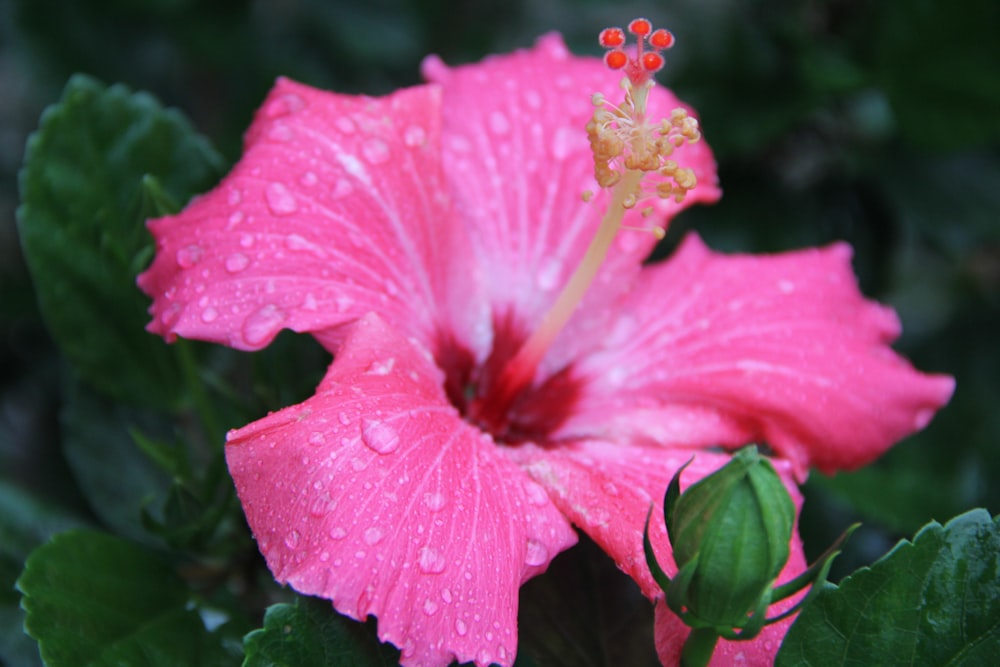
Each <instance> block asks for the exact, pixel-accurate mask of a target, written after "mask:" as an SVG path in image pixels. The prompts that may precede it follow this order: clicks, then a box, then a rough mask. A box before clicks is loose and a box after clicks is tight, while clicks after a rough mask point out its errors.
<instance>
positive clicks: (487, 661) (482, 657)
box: [476, 648, 493, 665]
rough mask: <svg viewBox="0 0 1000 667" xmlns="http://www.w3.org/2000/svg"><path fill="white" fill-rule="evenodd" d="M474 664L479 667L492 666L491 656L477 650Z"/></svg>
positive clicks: (482, 649) (482, 650) (483, 650)
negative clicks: (479, 666) (483, 666)
mask: <svg viewBox="0 0 1000 667" xmlns="http://www.w3.org/2000/svg"><path fill="white" fill-rule="evenodd" d="M476 663H477V664H480V665H492V664H493V656H492V655H490V652H489V651H487V650H486V649H484V648H481V649H479V653H477V654H476Z"/></svg>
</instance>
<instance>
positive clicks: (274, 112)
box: [264, 93, 306, 118]
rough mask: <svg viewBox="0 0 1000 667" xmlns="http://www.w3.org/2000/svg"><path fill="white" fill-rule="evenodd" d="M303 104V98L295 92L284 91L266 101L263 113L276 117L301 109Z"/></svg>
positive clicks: (303, 106)
mask: <svg viewBox="0 0 1000 667" xmlns="http://www.w3.org/2000/svg"><path fill="white" fill-rule="evenodd" d="M305 106H306V102H305V100H303V99H302V98H301V97H299V96H298V95H296V94H295V93H285V94H284V95H279V96H278V97H275V98H274V99H273V100H271V101H270V102H268V103H267V106H266V107H264V113H265V115H267V117H268V118H278V117H279V116H287V115H288V114H292V113H295V112H296V111H301V110H302V109H304V108H305Z"/></svg>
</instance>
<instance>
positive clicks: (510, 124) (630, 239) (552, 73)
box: [423, 34, 719, 368]
mask: <svg viewBox="0 0 1000 667" xmlns="http://www.w3.org/2000/svg"><path fill="white" fill-rule="evenodd" d="M423 71H424V75H425V76H426V77H427V78H428V79H430V80H431V81H435V82H438V83H440V84H441V85H442V86H443V88H444V97H443V114H444V121H443V130H442V142H443V143H442V151H443V154H444V158H443V159H444V170H445V174H446V177H447V180H448V183H449V189H450V191H451V193H452V195H453V197H454V199H455V206H456V209H457V210H458V212H459V213H460V215H461V217H462V220H463V221H464V223H465V224H466V226H467V229H468V231H469V235H470V236H471V237H472V241H473V245H474V249H475V253H476V260H477V262H478V264H479V265H480V266H481V267H482V268H483V271H484V273H485V275H486V276H489V277H490V278H491V280H489V285H488V287H487V289H488V291H489V296H488V298H489V302H490V303H491V304H492V307H493V311H494V314H495V319H502V318H504V317H507V316H509V315H510V314H513V315H514V316H516V317H517V318H518V320H519V324H521V325H522V326H523V327H525V328H526V329H527V330H530V329H532V328H533V327H534V325H535V324H537V322H538V321H539V319H540V318H541V316H542V315H543V314H544V312H545V311H546V310H547V309H548V307H549V305H551V303H552V301H553V300H554V299H555V297H556V295H557V294H558V292H559V290H560V288H561V287H562V286H563V285H564V284H565V283H566V281H567V279H568V277H569V275H570V274H571V273H572V271H573V270H574V269H575V267H576V265H577V263H578V262H579V260H580V258H581V257H582V256H583V253H584V251H585V249H586V247H587V245H588V244H589V243H590V241H591V238H592V237H593V235H594V232H595V231H596V230H597V227H598V224H599V221H600V219H601V216H602V215H603V212H604V210H605V208H606V205H607V202H608V195H607V193H606V192H604V191H599V188H598V187H597V183H596V181H595V180H594V176H593V172H594V162H593V156H592V153H591V151H590V147H589V143H588V140H587V135H586V132H585V130H584V127H585V126H586V124H587V122H588V120H589V118H590V116H591V114H592V112H593V106H592V105H591V101H590V100H591V96H592V95H593V94H594V93H596V92H602V93H605V94H606V95H607V96H608V98H609V99H611V100H615V101H619V100H620V98H621V95H622V93H621V89H620V87H619V85H618V84H619V81H620V79H621V73H620V72H613V71H611V70H609V69H608V68H607V67H605V66H604V64H603V62H602V61H601V60H599V59H597V58H577V57H573V56H571V55H570V53H569V51H568V50H567V49H566V47H565V45H564V44H563V42H562V39H561V38H560V37H559V36H558V35H556V34H550V35H547V36H545V37H543V38H542V39H540V40H539V42H538V44H537V46H536V47H535V48H533V49H530V50H525V51H518V52H516V53H513V54H511V55H506V56H492V57H490V58H488V59H486V60H484V61H483V62H481V63H477V64H474V65H467V66H463V67H456V68H454V69H449V68H448V67H447V66H445V65H444V64H443V63H442V62H441V61H440V60H439V59H438V58H435V57H431V58H428V59H427V60H426V61H425V62H424V67H423ZM679 106H684V105H683V104H682V103H681V102H680V101H679V100H678V99H677V98H676V97H675V96H674V95H673V93H671V92H670V91H669V90H667V89H665V88H656V89H654V90H653V91H652V94H651V96H650V101H649V110H650V113H649V115H650V116H651V117H653V118H658V117H666V116H669V114H670V112H671V111H672V110H673V109H675V108H677V107H679ZM676 155H677V158H676V159H677V161H678V162H679V163H681V164H682V165H684V166H688V167H691V168H692V169H694V171H695V172H696V175H697V176H698V179H699V185H698V186H697V187H696V188H695V189H694V190H693V191H692V192H690V193H689V195H688V197H687V199H686V200H685V201H684V203H683V204H676V203H674V202H672V201H670V202H663V201H657V202H656V204H655V207H656V208H657V209H658V214H659V217H660V219H661V222H662V221H663V220H666V219H669V218H670V217H672V216H674V215H676V213H677V212H679V211H680V210H681V209H682V208H685V207H687V206H689V205H691V204H694V203H697V202H710V201H715V200H716V199H717V198H718V196H719V189H718V187H717V185H716V173H715V160H714V158H713V156H712V153H711V150H710V149H709V148H708V146H707V145H706V144H705V142H704V141H702V142H699V143H696V144H691V145H688V146H684V147H682V148H681V149H679V150H678V151H677V153H676ZM585 190H591V191H593V192H597V193H598V195H597V196H596V197H595V198H594V200H593V201H591V202H590V203H584V202H583V201H582V199H581V194H582V193H583V192H584V191H585ZM626 224H631V225H635V226H649V224H650V221H649V220H644V219H642V218H641V216H640V214H639V211H638V210H637V211H634V212H633V213H631V214H630V215H629V216H627V218H626ZM654 243H655V238H654V237H653V236H652V234H647V233H642V232H629V233H624V234H622V235H621V236H620V238H619V241H618V243H616V245H615V247H614V248H613V249H612V251H611V253H610V255H609V257H608V259H607V261H606V262H605V264H604V265H603V266H602V268H601V273H600V274H599V276H598V278H597V279H596V280H595V282H594V284H593V285H592V286H591V288H590V291H589V292H588V294H587V297H586V300H585V302H584V305H583V307H582V308H581V311H586V312H587V313H588V317H587V318H583V319H584V320H585V321H584V322H582V323H579V322H575V321H574V322H571V323H570V325H569V328H568V329H567V330H566V331H565V332H564V335H563V337H562V340H563V341H564V343H565V344H564V345H559V346H557V347H558V348H559V349H558V351H557V352H556V353H555V354H554V355H552V356H550V358H549V359H547V360H546V361H547V363H548V364H551V365H553V367H554V368H558V367H560V366H561V365H562V363H564V359H565V358H571V356H572V354H573V353H572V350H571V349H568V348H573V347H575V346H576V344H577V342H578V341H579V339H580V331H583V330H586V331H589V332H593V333H596V332H598V331H600V330H602V328H603V325H602V323H601V322H599V321H597V318H596V317H594V316H593V315H597V314H602V313H604V312H605V311H604V309H603V308H598V307H597V306H599V305H600V304H605V303H610V302H612V301H613V300H614V299H616V298H617V297H618V296H619V295H620V294H621V293H623V292H624V291H625V290H627V289H628V284H629V282H630V280H631V279H632V278H633V277H634V275H635V273H636V272H637V271H638V270H639V266H640V263H641V261H642V260H643V259H645V258H646V257H647V256H648V254H649V252H650V250H651V248H652V246H653V244H654ZM574 319H581V318H574ZM581 324H582V325H583V326H581ZM586 325H589V327H587V326H586ZM578 327H579V329H578ZM567 346H568V347H567ZM563 353H565V354H563ZM556 357H559V359H556Z"/></svg>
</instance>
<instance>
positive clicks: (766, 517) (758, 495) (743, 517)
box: [664, 445, 795, 636]
mask: <svg viewBox="0 0 1000 667" xmlns="http://www.w3.org/2000/svg"><path fill="white" fill-rule="evenodd" d="M679 475H680V472H679V471H678V474H677V476H676V477H675V478H674V481H673V482H671V487H672V488H673V493H671V492H670V491H668V493H667V499H666V505H667V506H666V507H665V508H664V510H665V511H664V513H665V516H666V519H667V521H666V523H667V531H668V534H669V536H670V542H671V544H672V546H673V552H674V560H675V562H676V563H677V567H678V569H679V571H678V573H677V576H675V577H674V578H673V580H672V581H671V582H670V584H669V586H668V587H667V590H666V593H667V604H668V605H670V607H671V609H673V610H674V612H675V613H677V614H678V615H681V616H683V617H685V622H686V623H688V625H690V626H692V627H696V628H697V627H703V628H714V629H715V630H716V632H718V633H719V634H721V635H723V636H729V635H732V634H733V630H734V629H736V628H740V629H744V630H745V632H749V633H752V634H756V633H757V632H759V630H760V628H761V627H763V624H764V617H765V614H766V611H767V607H768V605H769V604H770V603H771V602H772V599H771V594H772V588H771V585H772V584H773V583H774V580H775V578H776V577H777V576H778V574H779V573H780V572H781V570H782V568H783V567H784V565H785V562H786V561H787V560H788V554H789V542H790V541H791V537H792V529H793V527H794V523H795V504H794V503H793V502H792V499H791V496H789V494H788V491H787V489H785V485H784V484H783V483H782V481H781V478H780V477H778V474H777V473H776V472H775V470H774V467H773V466H772V465H771V463H770V462H769V461H768V460H767V459H765V458H762V457H761V456H760V455H759V454H758V453H757V448H756V447H755V446H752V445H751V446H749V447H745V448H743V449H742V450H740V451H739V452H738V453H736V454H735V455H734V456H733V458H732V460H731V461H730V462H729V463H727V464H726V465H725V466H724V467H723V468H721V469H720V470H718V471H716V472H714V473H712V474H711V475H709V476H707V477H705V478H704V479H702V480H700V481H698V482H697V483H695V484H692V485H691V486H690V487H689V488H688V489H687V490H686V491H685V492H684V493H683V494H680V495H679V497H678V494H677V490H678V488H679V487H678V486H677V484H678V483H679V481H678V480H679Z"/></svg>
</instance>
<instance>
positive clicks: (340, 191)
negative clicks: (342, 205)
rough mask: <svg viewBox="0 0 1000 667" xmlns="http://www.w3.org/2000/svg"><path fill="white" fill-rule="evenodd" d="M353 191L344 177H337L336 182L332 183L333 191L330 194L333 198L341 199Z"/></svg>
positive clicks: (352, 187)
mask: <svg viewBox="0 0 1000 667" xmlns="http://www.w3.org/2000/svg"><path fill="white" fill-rule="evenodd" d="M352 192H354V186H353V185H351V182H350V181H349V180H347V179H346V178H338V179H337V182H336V183H334V184H333V191H332V192H331V193H330V196H331V197H333V198H334V199H343V198H344V197H346V196H347V195H349V194H351V193H352Z"/></svg>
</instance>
